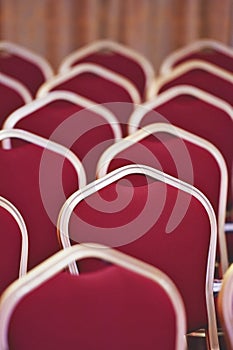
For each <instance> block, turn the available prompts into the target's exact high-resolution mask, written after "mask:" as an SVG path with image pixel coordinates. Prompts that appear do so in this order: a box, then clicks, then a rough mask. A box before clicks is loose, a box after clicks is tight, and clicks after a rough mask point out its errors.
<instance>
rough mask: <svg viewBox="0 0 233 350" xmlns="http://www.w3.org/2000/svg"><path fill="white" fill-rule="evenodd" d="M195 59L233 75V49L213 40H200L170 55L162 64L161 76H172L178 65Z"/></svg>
mask: <svg viewBox="0 0 233 350" xmlns="http://www.w3.org/2000/svg"><path fill="white" fill-rule="evenodd" d="M193 59H198V60H203V61H207V62H210V63H213V64H216V65H217V66H219V67H222V68H223V69H226V70H228V71H230V72H232V73H233V49H232V47H230V46H227V45H225V44H223V43H221V42H219V41H215V40H212V39H199V40H196V41H194V42H192V43H191V44H188V45H186V46H183V47H182V48H179V49H177V50H175V51H174V52H172V53H171V54H170V55H168V56H167V57H166V58H165V59H164V60H163V62H162V65H161V67H160V74H161V75H167V74H170V72H171V71H172V69H173V68H174V67H176V66H177V65H179V64H181V63H183V62H187V61H189V60H193Z"/></svg>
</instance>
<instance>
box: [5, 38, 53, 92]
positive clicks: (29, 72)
mask: <svg viewBox="0 0 233 350" xmlns="http://www.w3.org/2000/svg"><path fill="white" fill-rule="evenodd" d="M0 72H3V73H5V74H7V75H9V76H11V77H12V78H15V79H16V80H18V81H20V82H21V83H22V84H23V85H24V86H25V87H26V88H27V89H28V90H29V91H30V92H31V95H32V96H33V97H34V96H35V95H36V92H37V90H38V88H39V87H40V85H41V84H43V83H44V82H45V81H46V80H47V79H49V78H50V77H51V76H52V75H53V71H52V68H51V66H50V65H49V63H48V62H47V61H46V60H45V59H44V58H43V57H41V56H40V55H38V54H36V53H34V52H32V51H31V50H29V49H26V48H24V47H22V46H20V45H17V44H15V43H11V42H8V41H0Z"/></svg>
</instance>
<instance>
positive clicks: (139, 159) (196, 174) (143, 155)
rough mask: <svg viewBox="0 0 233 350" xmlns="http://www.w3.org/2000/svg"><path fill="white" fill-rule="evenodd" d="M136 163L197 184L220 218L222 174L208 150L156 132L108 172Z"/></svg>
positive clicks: (122, 155) (120, 155)
mask: <svg viewBox="0 0 233 350" xmlns="http://www.w3.org/2000/svg"><path fill="white" fill-rule="evenodd" d="M137 163H138V164H145V165H148V166H151V167H154V168H156V169H159V170H161V171H163V172H165V173H167V174H169V175H172V176H174V177H176V178H179V179H180V180H182V181H185V182H187V183H190V184H191V185H194V186H195V187H196V188H198V189H199V190H200V191H202V192H203V193H204V194H205V195H206V197H207V198H208V199H209V200H210V202H211V204H212V206H213V208H214V210H215V213H216V215H217V213H218V208H219V195H220V179H221V177H220V176H221V175H220V170H219V166H218V164H217V162H216V160H215V158H214V157H213V156H212V155H211V154H210V153H209V152H208V151H206V150H204V149H203V148H201V147H199V146H197V145H194V144H193V143H191V142H188V141H184V140H183V139H180V138H177V137H175V136H171V135H170V136H169V135H168V134H165V133H156V134H154V135H150V136H148V137H146V138H144V139H143V140H141V141H140V142H138V143H136V144H132V145H131V146H130V147H128V148H127V149H126V150H124V151H122V152H120V153H118V154H117V155H116V156H115V157H114V158H113V160H112V161H111V162H110V165H109V167H108V172H110V171H112V170H114V169H117V168H119V167H121V166H124V165H128V164H137Z"/></svg>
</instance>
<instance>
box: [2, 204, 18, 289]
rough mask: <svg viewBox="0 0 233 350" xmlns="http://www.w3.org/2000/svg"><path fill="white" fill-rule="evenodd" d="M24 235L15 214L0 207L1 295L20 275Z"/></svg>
mask: <svg viewBox="0 0 233 350" xmlns="http://www.w3.org/2000/svg"><path fill="white" fill-rule="evenodd" d="M21 246H22V235H21V233H20V229H19V226H18V224H17V222H16V221H15V219H14V218H13V216H12V215H11V214H10V213H9V212H8V211H7V210H6V209H4V208H2V207H0V257H1V264H0V295H1V294H2V292H3V291H4V289H5V288H6V287H7V286H9V284H10V283H12V282H13V281H14V280H16V279H17V278H18V277H19V265H20V257H21Z"/></svg>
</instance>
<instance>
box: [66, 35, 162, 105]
mask: <svg viewBox="0 0 233 350" xmlns="http://www.w3.org/2000/svg"><path fill="white" fill-rule="evenodd" d="M84 62H85V63H95V64H98V65H100V66H103V67H105V68H108V69H110V70H112V71H114V72H116V73H118V74H120V75H122V76H123V77H125V78H127V79H129V80H130V81H131V83H132V84H133V85H134V86H135V87H136V88H137V90H138V92H139V94H140V96H141V99H142V100H147V90H148V88H149V86H150V85H151V83H152V81H153V79H154V75H155V72H154V68H153V66H152V65H151V63H150V62H149V61H148V60H147V59H146V58H145V57H144V56H142V55H141V54H139V53H138V52H136V51H134V50H133V49H131V48H129V47H127V46H125V45H122V44H120V43H117V42H114V41H111V40H106V39H104V40H97V41H94V42H92V43H90V44H88V45H86V46H83V47H81V48H79V49H78V50H76V51H74V52H73V53H71V54H69V55H68V56H66V57H65V58H64V59H63V61H62V63H61V65H60V67H59V72H60V73H67V72H68V71H69V70H70V69H71V68H72V67H74V66H76V65H78V64H80V63H84Z"/></svg>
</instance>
